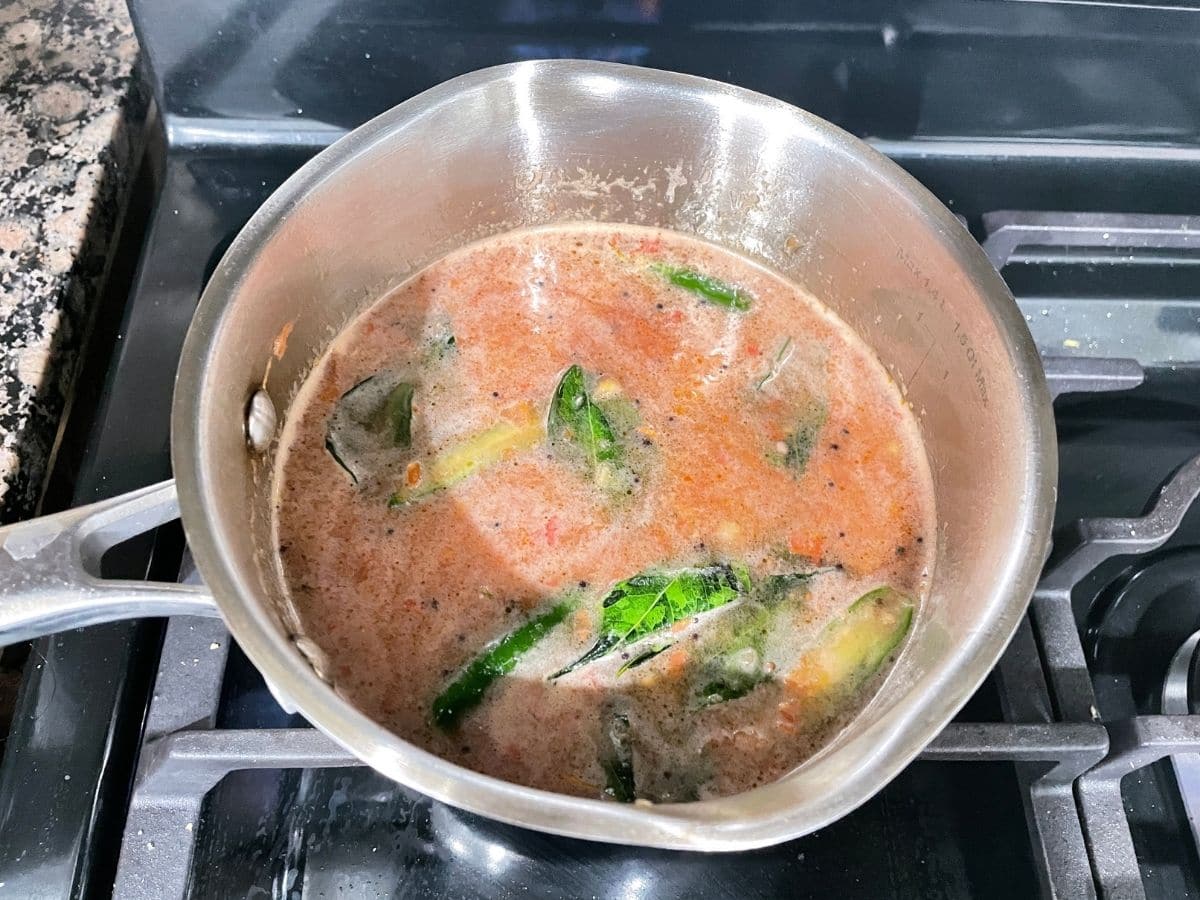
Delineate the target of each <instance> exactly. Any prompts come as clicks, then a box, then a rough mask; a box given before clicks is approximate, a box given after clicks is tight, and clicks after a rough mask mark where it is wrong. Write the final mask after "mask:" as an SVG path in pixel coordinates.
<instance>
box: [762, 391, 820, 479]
mask: <svg viewBox="0 0 1200 900" xmlns="http://www.w3.org/2000/svg"><path fill="white" fill-rule="evenodd" d="M827 417H828V411H827V410H826V409H825V406H824V405H823V404H820V403H817V402H816V401H813V402H810V403H809V404H808V405H807V406H806V407H805V408H804V409H803V410H801V412H800V414H799V415H798V416H797V418H796V424H795V427H794V429H793V430H792V431H791V432H790V433H789V434H788V435H787V437H786V438H784V440H783V441H782V442H781V444H782V445H781V446H779V447H777V448H776V449H775V451H774V452H773V453H770V454H768V457H769V458H770V459H771V460H772V461H773V462H774V463H775V464H776V465H781V466H783V467H784V468H786V469H789V470H790V471H791V472H792V473H793V474H794V475H796V476H800V475H802V474H803V473H804V470H805V469H806V468H807V467H808V461H809V459H810V458H811V457H812V453H813V450H814V449H816V446H817V441H818V440H819V439H820V437H821V429H822V428H824V427H825V419H826V418H827Z"/></svg>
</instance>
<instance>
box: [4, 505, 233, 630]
mask: <svg viewBox="0 0 1200 900" xmlns="http://www.w3.org/2000/svg"><path fill="white" fill-rule="evenodd" d="M178 516H179V501H178V499H177V498H176V495H175V482H174V481H164V482H162V483H160V484H155V485H151V486H150V487H145V488H141V489H139V490H136V491H131V492H130V493H128V494H122V495H121V496H119V497H113V498H112V499H109V500H101V501H100V502H98V503H92V504H90V505H88V506H80V507H77V508H75V509H68V510H66V511H64V512H60V513H55V514H54V515H52V516H43V517H42V518H40V519H31V520H29V521H28V522H18V523H17V524H15V525H8V526H5V527H3V528H0V646H4V645H6V644H12V643H16V642H18V641H23V640H28V639H29V638H35V637H40V636H42V635H45V634H53V633H55V632H59V631H65V630H67V629H69V628H79V627H81V626H84V625H96V624H99V623H101V622H112V621H115V620H117V619H133V618H140V617H143V616H177V615H188V616H215V615H217V607H216V604H215V603H214V602H213V599H212V595H211V594H210V593H209V592H208V589H207V588H206V587H203V586H201V585H187V584H167V583H157V582H149V581H135V580H118V579H106V578H101V577H100V559H101V557H103V556H104V553H105V551H107V550H108V549H109V548H110V547H114V546H116V545H117V544H119V543H121V542H122V541H125V540H128V539H129V538H131V537H134V536H135V535H138V534H141V533H142V532H144V531H149V530H150V529H151V528H156V527H157V526H159V525H162V524H164V523H166V522H169V521H171V520H172V519H174V518H177V517H178Z"/></svg>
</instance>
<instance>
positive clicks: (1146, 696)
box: [0, 0, 1200, 900]
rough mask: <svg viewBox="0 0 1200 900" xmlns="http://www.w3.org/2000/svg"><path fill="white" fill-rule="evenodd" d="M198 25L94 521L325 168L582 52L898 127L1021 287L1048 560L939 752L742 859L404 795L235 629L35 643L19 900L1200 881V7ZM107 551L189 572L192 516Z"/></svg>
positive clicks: (88, 459)
mask: <svg viewBox="0 0 1200 900" xmlns="http://www.w3.org/2000/svg"><path fill="white" fill-rule="evenodd" d="M168 6H169V5H168V4H160V3H155V2H150V0H135V2H134V3H132V7H133V12H134V15H135V21H136V22H137V25H138V29H139V35H140V36H141V38H142V40H143V44H144V48H145V52H146V55H147V58H148V62H149V64H150V69H151V72H152V74H153V77H154V80H155V86H156V90H157V97H158V102H159V105H160V110H161V112H162V121H163V123H164V126H165V128H164V133H165V141H164V146H163V148H162V150H163V152H162V153H161V154H160V156H161V165H160V167H159V169H158V170H157V172H155V173H154V175H155V177H154V178H152V179H150V181H151V182H152V183H153V190H152V191H151V190H149V189H148V191H147V193H148V194H152V195H153V196H152V202H151V201H150V200H148V201H147V204H146V205H147V207H148V208H151V209H152V212H151V213H150V214H149V216H148V218H147V223H146V229H145V239H144V242H143V243H142V246H141V249H140V253H139V254H138V258H137V268H136V275H135V276H134V278H133V280H132V285H131V289H130V291H129V294H128V297H127V299H126V302H125V303H124V306H123V308H121V309H114V310H112V311H111V312H110V315H109V318H110V320H111V321H110V324H109V326H108V329H107V331H106V330H105V328H104V327H100V328H99V329H98V332H97V333H98V334H99V335H101V336H102V337H103V336H105V335H107V341H106V342H105V343H104V346H103V348H102V350H103V352H100V351H97V359H99V360H100V361H101V362H99V363H96V364H95V373H96V374H95V383H96V385H98V386H99V387H98V388H97V389H95V391H94V395H95V396H94V401H95V403H94V406H95V409H94V411H93V414H92V415H90V416H88V417H86V423H85V424H86V426H87V427H86V428H84V427H82V426H81V427H80V428H77V431H79V436H78V438H77V440H78V443H79V446H80V451H79V453H78V454H77V458H78V459H79V460H81V462H80V464H79V465H78V466H77V467H76V468H75V470H74V471H72V472H70V473H69V474H66V475H61V477H62V478H63V479H66V480H67V481H68V483H69V484H71V485H73V495H72V496H71V497H70V499H72V500H73V501H74V502H76V503H83V502H89V501H92V500H96V499H99V498H101V497H105V496H111V495H114V494H117V493H120V492H121V491H123V490H128V489H131V488H134V487H137V486H140V485H143V484H148V483H150V482H152V481H156V480H159V479H161V478H164V477H167V476H168V475H169V459H168V455H167V447H168V423H169V410H170V400H171V387H172V378H171V375H172V373H173V371H174V368H175V362H176V359H177V357H178V353H179V348H180V345H181V343H182V340H183V335H184V332H185V330H186V328H187V325H188V322H189V320H190V317H191V314H192V311H193V309H194V308H195V304H196V301H197V299H198V297H199V293H200V291H201V289H202V287H203V285H204V283H205V280H206V279H207V277H208V275H209V274H210V273H211V271H212V269H213V267H214V266H215V264H216V262H217V260H218V259H219V258H220V255H221V253H222V252H223V250H224V249H225V247H227V246H228V244H229V242H230V240H231V239H232V237H233V236H234V234H235V233H236V232H237V230H238V228H239V227H240V226H241V224H242V223H243V222H244V221H245V220H246V219H247V218H248V217H249V216H250V214H251V213H252V212H253V211H254V210H255V209H256V208H257V206H258V205H259V204H260V203H261V202H262V201H263V200H265V199H266V197H267V196H268V195H269V194H270V192H271V191H272V190H273V189H274V188H275V187H276V186H278V184H280V183H281V182H282V180H283V179H285V178H286V177H287V176H288V175H289V174H291V172H293V171H294V170H295V169H296V168H297V167H298V166H299V165H301V164H302V163H303V162H304V161H305V160H306V159H308V158H309V157H310V156H311V155H312V154H313V153H315V152H317V151H318V150H320V149H321V148H322V147H323V146H325V145H327V144H328V143H329V142H331V141H332V140H334V139H336V138H337V137H338V136H339V135H340V134H342V133H343V132H344V131H345V130H346V129H347V128H349V127H352V126H353V125H355V124H357V123H359V122H361V121H363V120H364V119H365V118H367V117H369V116H370V115H371V114H373V113H375V112H378V111H381V110H382V109H385V108H387V107H389V106H391V105H393V104H394V103H396V102H399V101H400V100H403V99H404V98H405V97H407V96H409V95H411V94H412V93H414V92H416V91H418V90H420V89H422V88H424V87H427V86H429V85H431V84H433V83H435V82H437V81H440V80H442V79H443V78H446V77H450V76H452V75H455V74H458V73H459V72H462V71H466V70H469V69H473V68H478V67H480V66H482V65H486V64H490V63H493V62H504V61H510V60H513V59H522V58H533V57H539V56H553V55H564V56H587V57H592V58H604V59H614V60H618V61H625V62H633V63H637V64H646V65H654V66H658V67H663V68H675V69H679V70H683V71H691V72H695V73H697V74H707V75H712V76H714V77H720V78H723V79H725V80H731V81H734V82H737V83H741V84H744V85H746V86H748V87H754V88H757V89H760V90H764V91H766V92H768V93H772V94H775V95H776V96H780V97H782V98H784V99H787V100H790V101H792V102H796V103H798V104H799V105H802V106H805V107H807V108H809V109H812V110H813V111H814V112H817V113H818V114H821V115H824V116H826V117H829V118H831V119H833V120H834V121H835V122H838V123H839V124H842V125H843V126H844V127H847V128H850V129H851V130H853V131H855V132H857V133H860V134H862V135H863V136H865V137H868V138H869V139H871V141H872V142H873V143H874V144H875V145H876V146H877V147H878V148H879V149H881V150H882V151H883V152H885V153H888V154H889V155H891V156H892V157H893V158H894V159H896V160H897V161H898V162H900V163H901V164H902V165H904V166H905V167H907V168H908V169H909V170H910V171H912V172H913V173H914V174H915V175H916V176H917V177H918V178H919V179H921V180H922V181H923V182H924V183H926V184H927V185H928V186H929V187H930V188H931V189H932V190H934V191H935V193H937V194H938V196H939V197H940V198H941V199H942V200H943V201H944V202H946V203H947V204H948V205H949V206H950V207H951V209H953V210H954V211H955V212H957V213H958V214H959V215H960V217H961V218H962V219H963V221H964V223H965V224H966V225H967V226H968V227H969V228H970V229H971V230H972V232H973V233H974V234H975V235H976V237H977V238H978V239H979V240H980V242H981V244H982V246H983V248H984V250H985V251H986V252H987V254H988V256H989V257H990V258H991V260H992V262H993V263H994V264H995V265H996V266H997V268H998V269H999V270H1000V271H1001V273H1002V275H1003V276H1004V277H1005V279H1006V280H1007V282H1008V284H1009V285H1010V287H1011V288H1012V290H1013V293H1014V295H1015V296H1016V297H1017V299H1018V302H1019V304H1020V306H1021V309H1022V310H1023V312H1024V313H1025V316H1026V319H1027V321H1028V323H1029V327H1030V329H1031V331H1032V333H1033V335H1034V337H1035V339H1036V341H1037V343H1038V346H1039V348H1040V349H1041V351H1042V354H1043V359H1044V363H1045V366H1046V370H1047V374H1048V376H1049V379H1050V384H1051V388H1052V390H1053V392H1054V393H1055V395H1056V398H1057V399H1056V404H1055V411H1056V417H1057V422H1058V436H1059V442H1060V448H1059V450H1060V459H1059V463H1060V481H1059V501H1058V510H1057V521H1056V524H1057V530H1056V535H1055V544H1054V551H1053V553H1052V555H1051V557H1050V559H1049V561H1048V562H1047V565H1046V569H1045V572H1044V575H1043V578H1042V581H1041V583H1040V585H1039V587H1038V590H1037V593H1036V595H1035V597H1034V600H1033V602H1032V603H1031V606H1030V611H1029V615H1028V616H1027V617H1026V619H1025V620H1024V621H1023V622H1022V624H1021V626H1020V628H1019V630H1018V632H1017V634H1016V636H1015V638H1014V640H1013V642H1012V644H1011V646H1010V647H1009V649H1008V651H1007V652H1006V654H1005V656H1004V657H1003V659H1002V661H1001V663H1000V665H999V666H998V667H997V669H996V670H995V672H994V673H993V674H992V675H991V676H990V677H989V678H988V680H987V681H986V682H985V683H984V685H983V687H982V688H981V689H980V690H979V691H978V693H977V694H976V696H975V697H974V698H973V699H972V700H971V701H970V702H969V703H968V704H967V706H966V707H965V708H964V709H963V710H962V711H961V713H960V714H959V715H958V716H957V717H956V719H955V721H954V722H953V723H952V724H951V725H950V726H949V727H948V728H947V729H946V730H945V731H944V732H943V733H942V735H941V736H940V737H939V738H937V739H936V740H935V741H934V742H933V744H931V745H930V746H929V748H928V749H927V750H926V751H925V752H924V753H923V754H922V755H921V757H920V759H919V760H918V761H917V762H915V763H914V764H913V765H911V766H910V767H909V768H908V769H907V770H906V771H904V772H903V773H902V774H901V775H900V776H899V777H898V778H897V779H896V780H895V781H894V782H892V784H890V785H889V786H888V787H887V788H886V789H885V790H884V791H882V792H881V793H880V794H879V795H877V796H876V797H875V798H874V799H873V800H871V801H870V802H868V803H867V804H865V805H864V806H863V807H861V808H860V809H858V810H857V811H855V812H854V813H852V814H851V815H850V816H848V817H846V818H845V819H843V820H841V821H839V822H837V823H835V824H833V825H831V826H828V827H826V828H824V829H822V830H821V831H819V832H817V833H815V834H813V835H809V836H807V837H804V838H801V839H798V840H795V841H792V842H789V843H786V844H783V845H780V846H777V847H772V848H768V849H764V850H759V851H753V852H748V853H741V854H735V855H722V856H712V855H702V854H687V853H677V852H667V851H649V850H643V849H633V848H626V847H617V846H608V845H600V844H590V843H587V842H582V841H576V840H570V839H565V838H557V837H552V836H548V835H543V834H537V833H532V832H528V831H523V830H521V829H518V828H515V827H511V826H506V825H502V824H498V823H495V822H491V821H488V820H485V819H481V818H479V817H477V816H474V815H471V814H468V813H464V812H461V811H458V810H455V809H453V808H450V807H447V806H445V805H442V804H440V803H437V802H435V801H432V800H430V799H428V798H425V797H422V796H420V795H418V794H415V793H413V792H411V791H408V790H406V789H404V788H403V787H400V786H398V785H396V784H395V783H393V782H390V781H388V780H386V779H384V778H382V777H381V776H379V775H377V774H375V773H374V772H373V771H371V770H370V769H367V768H364V767H362V766H359V765H358V764H357V763H356V760H355V759H354V758H353V757H351V756H349V755H348V754H347V753H346V752H345V751H343V750H342V749H340V748H339V747H337V746H336V745H335V744H333V743H332V742H331V741H329V740H328V739H326V738H325V737H324V736H323V735H321V734H320V733H319V732H317V731H315V730H314V729H312V728H311V727H309V726H308V725H307V723H305V722H304V721H303V720H302V719H301V718H300V717H298V716H295V715H289V714H288V713H287V712H285V711H284V710H282V709H281V708H280V707H279V706H278V705H277V704H276V703H275V701H274V700H273V699H272V697H271V695H270V692H269V691H268V690H267V688H266V686H265V684H264V683H263V681H262V679H261V678H260V677H259V676H258V674H257V673H256V672H255V670H254V669H253V667H252V666H251V665H250V664H249V663H248V661H247V660H246V659H245V657H244V656H243V655H242V654H241V652H240V651H239V650H238V648H237V646H236V645H235V644H233V643H232V642H231V640H230V638H229V636H228V634H227V633H226V632H225V630H224V628H223V626H222V625H221V624H220V623H219V622H217V621H214V620H205V619H189V618H182V617H179V618H174V619H171V620H169V621H166V622H141V623H125V624H117V625H111V626H103V627H99V628H92V629H87V630H83V631H76V632H69V633H65V634H61V635H58V636H55V637H53V638H49V639H46V640H43V641H39V642H37V643H36V644H35V645H34V647H33V650H32V653H31V655H30V662H29V665H28V668H27V671H26V673H25V677H24V681H23V685H22V689H21V694H20V697H19V700H18V704H19V705H18V708H17V710H16V713H15V715H14V722H13V726H12V729H11V732H10V734H9V735H8V739H7V742H6V748H5V754H4V758H3V763H2V765H0V882H2V883H3V888H2V890H5V891H9V892H11V894H12V895H13V896H19V897H31V898H34V897H47V898H49V897H75V896H104V895H107V894H108V893H110V892H111V893H112V895H113V896H116V897H120V898H130V900H140V898H155V900H160V898H161V900H169V898H175V897H180V898H182V897H201V898H208V897H227V896H237V897H242V896H259V895H263V896H271V897H280V898H293V897H295V898H300V897H321V896H355V897H360V896H361V897H375V896H402V897H459V896H461V897H509V896H512V897H518V896H520V897H537V896H546V897H563V896H572V897H574V896H580V897H631V898H632V897H694V896H727V895H734V894H736V895H738V896H749V897H758V896H762V897H774V896H779V895H782V894H785V893H786V894H788V895H798V896H809V895H811V896H825V895H827V894H830V893H833V892H837V893H838V894H839V895H841V896H845V897H848V898H853V897H872V898H874V897H879V896H897V897H946V898H958V897H1011V896H1032V895H1034V894H1036V893H1041V894H1042V895H1043V896H1048V897H1061V898H1075V897H1087V896H1103V897H1110V898H1125V897H1142V896H1148V897H1182V896H1191V895H1194V894H1197V893H1200V855H1198V850H1197V847H1198V845H1197V833H1196V828H1197V825H1196V822H1197V819H1196V816H1197V815H1200V652H1197V648H1198V647H1200V502H1197V503H1193V501H1194V500H1196V497H1197V495H1200V455H1198V454H1200V299H1197V295H1196V291H1195V285H1196V284H1197V283H1198V282H1197V280H1196V276H1197V274H1198V273H1200V219H1190V218H1188V217H1187V216H1186V213H1187V212H1189V211H1200V189H1198V188H1197V187H1196V186H1197V185H1200V177H1198V176H1200V131H1198V128H1197V123H1196V122H1193V121H1191V120H1190V119H1189V118H1188V116H1189V115H1190V114H1191V113H1189V112H1188V110H1194V109H1196V108H1200V103H1197V102H1195V101H1196V98H1193V97H1190V94H1189V92H1194V91H1195V90H1196V88H1195V86H1194V85H1192V84H1190V82H1188V81H1187V79H1186V78H1184V77H1183V76H1184V75H1186V74H1187V71H1185V70H1187V66H1184V65H1179V64H1177V63H1176V62H1174V61H1173V60H1172V59H1171V54H1172V53H1177V52H1179V51H1180V48H1186V47H1188V46H1193V47H1194V46H1195V43H1194V42H1195V40H1196V37H1197V36H1198V34H1197V32H1198V31H1200V29H1197V26H1196V25H1194V24H1192V20H1191V19H1190V18H1182V17H1180V16H1181V15H1182V14H1181V13H1177V12H1173V11H1169V10H1156V11H1148V10H1129V9H1114V8H1111V7H1105V8H1103V9H1092V8H1089V7H1087V6H1069V7H1068V6H1057V5H1055V6H1048V5H1046V4H1006V3H976V4H966V5H959V6H955V7H951V6H943V5H941V4H938V3H928V4H920V5H919V6H917V7H914V9H913V10H911V11H907V12H905V11H900V10H898V9H897V8H896V7H895V6H894V5H893V4H881V5H880V6H879V7H872V6H870V5H869V4H868V5H864V7H863V8H862V9H861V10H859V11H858V12H856V13H855V16H854V17H853V18H850V19H847V18H846V17H845V13H844V12H843V11H841V10H835V9H833V8H832V7H831V8H829V9H825V10H824V11H823V12H820V13H819V14H818V13H817V12H814V13H812V14H811V16H810V17H809V18H806V19H804V20H798V19H796V18H795V17H794V15H793V14H792V13H791V12H790V11H788V10H784V9H782V8H780V7H781V6H782V5H780V7H777V6H776V5H775V4H772V3H754V4H749V5H747V8H742V7H739V9H738V11H737V13H736V15H735V14H732V13H730V12H729V11H728V10H723V9H710V8H708V5H707V4H696V3H692V4H679V5H678V7H677V6H676V5H674V4H670V3H659V2H636V3H635V2H628V3H622V2H613V0H609V2H603V3H594V4H593V3H577V4H555V5H551V4H544V3H540V2H537V0H523V2H516V0H514V2H498V3H494V4H486V3H477V4H465V3H456V4H453V7H452V11H447V9H446V8H444V7H443V6H441V5H438V6H436V7H435V6H434V5H433V4H429V5H428V6H426V4H421V3H409V4H401V5H400V6H399V7H393V5H386V6H385V5H384V4H381V3H373V2H368V0H362V2H354V3H349V2H335V0H309V2H297V3H276V2H253V3H248V4H235V3H233V2H229V3H215V2H214V3H206V4H203V5H202V6H203V8H202V9H200V10H197V11H196V12H195V14H194V17H192V16H189V20H188V21H187V22H183V21H180V17H179V16H178V15H177V14H175V13H172V12H171V10H170V9H169V8H168ZM1172 17H1174V18H1172ZM1189 29H1190V30H1189ZM1189 41H1190V42H1192V43H1191V44H1189V43H1188V42H1189ZM1009 69H1011V71H1007V70H1009ZM1001 71H1006V72H1007V74H1008V75H1010V76H1011V77H1009V78H1007V80H1005V79H1000V78H997V77H996V76H997V74H998V73H1000V72H1001ZM1038 73H1040V80H1039V79H1038ZM1085 75H1086V76H1087V77H1086V78H1085V77H1084V76H1085ZM1088 79H1090V81H1089V80H1088ZM1118 84H1123V85H1124V86H1123V87H1121V88H1120V89H1119V90H1118V89H1117V85H1118ZM1130 84H1134V85H1141V91H1140V94H1138V93H1136V92H1134V91H1132V90H1131V88H1130ZM1106 86H1107V88H1110V89H1111V91H1112V92H1111V94H1110V95H1108V96H1106V95H1105V91H1104V88H1106ZM1085 87H1086V89H1085ZM1185 101H1186V102H1185ZM1188 103H1191V104H1192V105H1191V106H1188V105H1187V104H1188ZM1167 140H1171V141H1172V143H1171V144H1166V143H1164V141H1167ZM59 490H60V491H64V492H65V489H64V488H61V487H60V488H59ZM106 566H107V567H108V568H109V569H110V570H111V571H112V573H113V574H121V575H128V576H134V577H147V576H154V577H163V576H164V575H165V574H166V573H170V575H172V576H173V575H176V574H177V575H178V577H179V578H181V579H183V580H189V579H194V578H195V577H196V575H195V572H194V569H193V567H192V566H191V564H190V559H189V557H188V555H187V552H186V547H184V545H183V541H182V537H181V534H180V533H179V531H178V529H177V528H171V527H167V528H163V529H159V532H158V533H157V534H156V535H155V536H153V537H151V538H146V539H144V540H142V541H139V542H131V543H130V544H128V545H122V546H121V547H119V548H114V550H113V551H112V553H110V557H109V558H106Z"/></svg>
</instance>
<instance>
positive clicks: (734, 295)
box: [650, 262, 754, 312]
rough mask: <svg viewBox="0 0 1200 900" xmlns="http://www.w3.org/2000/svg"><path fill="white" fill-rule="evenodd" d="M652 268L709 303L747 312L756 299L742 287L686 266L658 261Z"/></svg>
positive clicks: (674, 283)
mask: <svg viewBox="0 0 1200 900" xmlns="http://www.w3.org/2000/svg"><path fill="white" fill-rule="evenodd" d="M650 269H651V271H653V272H654V273H656V274H657V275H660V276H662V277H663V278H665V279H666V280H667V281H669V282H670V283H671V284H673V285H675V286H676V287H679V288H683V289H684V290H685V291H688V292H690V293H692V294H695V295H696V296H697V297H699V298H700V299H701V300H704V301H706V302H708V303H714V304H716V305H717V306H724V307H725V308H726V309H736V310H738V311H739V312H745V311H746V310H748V309H749V308H750V304H751V302H752V301H753V299H754V298H753V297H751V296H750V295H749V294H747V293H746V292H745V291H743V290H742V289H741V288H736V287H733V286H732V285H729V284H726V283H725V282H723V281H719V280H718V279H716V278H713V277H711V276H709V275H705V274H703V273H701V272H697V271H696V270H695V269H689V268H687V267H686V266H672V265H669V264H667V263H661V262H656V263H651V264H650Z"/></svg>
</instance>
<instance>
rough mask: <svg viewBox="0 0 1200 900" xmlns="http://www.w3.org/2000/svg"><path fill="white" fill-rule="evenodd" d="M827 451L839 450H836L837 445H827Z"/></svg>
mask: <svg viewBox="0 0 1200 900" xmlns="http://www.w3.org/2000/svg"><path fill="white" fill-rule="evenodd" d="M829 449H830V450H837V449H839V448H838V445H837V444H830V445H829Z"/></svg>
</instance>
